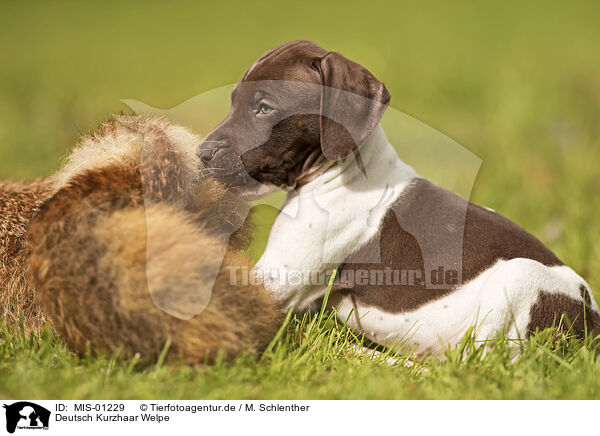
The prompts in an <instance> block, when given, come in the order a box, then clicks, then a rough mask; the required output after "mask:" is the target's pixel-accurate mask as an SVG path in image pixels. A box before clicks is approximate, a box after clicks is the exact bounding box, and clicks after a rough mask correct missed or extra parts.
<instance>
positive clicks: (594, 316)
mask: <svg viewBox="0 0 600 436" xmlns="http://www.w3.org/2000/svg"><path fill="white" fill-rule="evenodd" d="M586 300H587V301H585V304H584V302H582V301H577V300H575V299H573V298H570V297H568V296H566V295H563V294H557V293H550V292H546V291H541V292H540V294H539V297H538V299H537V301H536V302H535V304H534V305H533V306H532V307H531V310H530V311H529V316H530V320H529V324H528V325H527V330H528V332H529V333H530V334H531V333H535V332H536V330H543V329H545V328H548V327H559V328H560V329H561V330H562V331H566V330H568V328H569V327H571V328H572V329H573V332H574V333H575V334H576V335H577V336H578V337H581V338H582V337H584V336H585V332H586V331H587V332H588V334H591V335H595V334H599V333H600V315H598V313H597V312H595V311H594V310H593V309H592V306H591V300H590V298H589V296H588V298H587V299H586Z"/></svg>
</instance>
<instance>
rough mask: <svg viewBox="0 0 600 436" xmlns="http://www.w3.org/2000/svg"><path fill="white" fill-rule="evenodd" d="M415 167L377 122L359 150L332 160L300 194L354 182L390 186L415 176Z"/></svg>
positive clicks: (301, 188) (300, 188) (370, 185)
mask: <svg viewBox="0 0 600 436" xmlns="http://www.w3.org/2000/svg"><path fill="white" fill-rule="evenodd" d="M415 177H417V173H416V171H415V170H414V169H413V168H412V167H411V166H409V165H407V164H406V163H404V162H403V161H402V160H401V159H400V158H399V157H398V154H397V152H396V150H395V149H394V147H393V146H392V145H391V144H390V143H389V141H388V139H387V136H386V135H385V132H384V131H383V128H382V127H381V125H379V124H378V125H377V127H375V129H374V130H373V132H372V133H371V134H370V135H369V136H368V137H367V139H366V140H365V142H363V143H362V144H361V145H360V146H359V147H358V150H357V151H356V152H355V153H353V154H350V155H349V156H348V157H347V158H346V159H344V160H340V161H337V162H334V163H332V164H331V165H330V166H329V167H328V168H327V169H326V170H325V171H323V172H322V173H321V174H319V175H318V176H316V177H314V178H313V179H312V180H310V181H308V182H307V183H305V184H304V185H302V186H300V187H299V188H298V189H297V193H298V194H304V193H308V192H311V191H315V190H317V189H318V190H320V191H321V190H323V189H326V190H329V189H335V188H338V187H341V186H344V187H348V186H352V185H356V186H357V187H358V186H361V185H362V186H363V189H364V188H365V187H366V186H369V187H371V188H374V187H378V188H385V186H386V185H388V186H389V187H390V188H391V187H393V186H397V185H399V184H400V185H404V183H406V182H408V181H410V180H413V179H414V178H415Z"/></svg>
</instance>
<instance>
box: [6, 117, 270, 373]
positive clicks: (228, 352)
mask: <svg viewBox="0 0 600 436" xmlns="http://www.w3.org/2000/svg"><path fill="white" fill-rule="evenodd" d="M198 143H199V139H198V138H197V137H196V136H194V135H192V134H191V133H189V132H188V131H187V130H185V129H183V128H181V127H178V126H174V125H172V124H170V123H168V122H166V121H165V120H152V119H145V118H139V117H118V118H116V119H115V120H113V121H111V122H108V123H105V124H104V125H103V126H101V128H100V129H99V132H98V133H96V134H95V135H92V136H90V137H87V138H84V140H83V141H82V143H81V144H80V145H79V146H78V147H77V148H76V149H75V150H74V151H73V153H72V154H71V156H70V157H69V158H68V160H67V163H66V165H65V166H64V168H63V169H62V171H60V172H59V173H58V174H57V175H56V176H55V177H54V178H53V179H52V181H51V188H50V192H51V193H52V195H51V197H50V198H49V199H47V200H46V201H45V202H44V203H43V204H42V205H41V206H40V205H39V202H42V201H43V200H44V199H45V196H44V195H40V197H39V202H38V203H36V206H35V208H32V212H31V214H30V216H31V215H34V214H35V217H34V218H33V220H32V221H31V224H30V227H29V231H28V244H26V246H27V250H28V252H29V262H30V268H31V273H32V274H31V276H32V280H33V282H34V284H35V301H36V302H37V303H38V304H39V306H41V307H42V308H43V311H41V312H40V313H35V314H34V315H36V316H37V317H38V318H39V320H38V323H37V324H40V323H41V322H42V321H43V319H44V316H48V318H49V319H50V321H51V322H52V324H53V325H54V327H55V328H56V329H57V330H58V332H59V333H60V334H61V335H62V336H63V338H64V340H65V341H66V342H67V343H68V344H70V345H71V346H73V347H74V348H75V349H77V350H79V351H84V350H85V349H86V348H87V347H88V346H91V349H92V350H93V351H95V352H97V351H105V352H108V353H114V352H116V351H117V350H121V351H122V352H123V353H124V354H125V355H126V356H131V355H134V354H136V353H139V354H140V355H141V356H142V357H147V358H152V357H156V356H157V355H158V354H159V353H160V352H161V350H163V348H164V346H165V343H167V342H170V348H169V353H168V355H167V356H168V357H169V358H172V359H179V360H181V361H183V362H184V363H201V362H211V361H213V360H214V358H215V357H216V356H217V355H218V353H219V352H223V353H224V354H225V356H226V357H227V358H232V357H234V356H236V355H238V354H240V353H242V352H245V351H251V352H254V353H255V354H256V353H258V352H260V351H262V350H263V349H264V348H265V347H266V345H267V344H268V343H269V341H270V340H271V338H272V337H273V336H274V334H275V332H276V331H277V329H278V328H279V326H280V323H281V310H280V308H279V307H278V306H277V305H276V304H275V303H274V302H273V300H272V299H271V298H270V297H269V295H268V294H267V293H266V291H265V290H264V289H263V288H262V287H260V286H251V285H241V284H240V283H242V280H241V277H239V273H240V272H241V271H245V270H244V269H242V268H244V267H247V266H248V261H247V259H245V258H244V257H243V256H242V255H240V254H237V252H238V251H239V248H241V247H242V246H243V244H244V241H245V234H244V232H243V231H235V230H236V229H237V228H238V227H239V226H240V225H241V221H242V217H243V216H244V215H245V212H246V211H247V209H246V208H247V206H246V205H245V204H244V203H240V202H239V201H238V200H237V199H235V198H234V197H233V196H231V195H230V194H228V193H227V192H226V191H225V190H224V189H223V188H222V186H221V185H220V184H219V183H218V182H216V181H215V180H213V179H212V178H207V177H199V165H198V161H197V157H196V147H197V145H198ZM36 208H39V212H37V213H36V210H35V209H36ZM27 219H28V218H27V217H24V221H27ZM26 227H27V226H26V224H25V225H24V231H26ZM234 231H235V232H234ZM232 233H233V235H232V237H231V238H229V235H230V234H232ZM228 240H229V244H228ZM231 266H234V267H235V269H234V271H237V272H238V277H237V279H238V280H237V284H235V285H232V284H231V277H230V276H231V274H232V273H231V271H232V270H231V269H230V268H228V267H231ZM213 284H214V286H213ZM25 287H26V286H25ZM8 297H10V296H8ZM30 297H31V294H29V298H30ZM30 299H31V298H30ZM31 306H32V307H33V308H36V305H35V304H34V303H31ZM32 310H34V309H32ZM21 313H23V314H24V315H27V316H29V314H26V313H25V310H24V309H22V310H21Z"/></svg>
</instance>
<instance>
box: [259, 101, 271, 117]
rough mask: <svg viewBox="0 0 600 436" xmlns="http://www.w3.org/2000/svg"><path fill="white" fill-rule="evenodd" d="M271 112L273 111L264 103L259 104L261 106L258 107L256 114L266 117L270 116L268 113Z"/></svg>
mask: <svg viewBox="0 0 600 436" xmlns="http://www.w3.org/2000/svg"><path fill="white" fill-rule="evenodd" d="M273 111H274V109H273V108H272V107H271V106H269V105H268V104H266V103H261V104H260V105H259V106H258V111H257V112H258V113H259V114H262V115H268V114H270V113H271V112H273Z"/></svg>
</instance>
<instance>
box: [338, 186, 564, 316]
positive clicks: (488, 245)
mask: <svg viewBox="0 0 600 436" xmlns="http://www.w3.org/2000/svg"><path fill="white" fill-rule="evenodd" d="M377 250H379V252H378V251H377ZM518 257H523V258H529V259H533V260H537V261H538V262H540V263H542V264H544V265H548V266H554V265H562V263H561V261H560V260H559V259H558V258H557V257H556V256H555V255H554V254H553V253H552V252H551V251H550V250H549V249H548V248H547V247H546V246H545V245H544V244H543V243H542V242H541V241H539V240H538V239H537V238H536V237H534V236H533V235H531V234H529V233H527V232H526V231H525V230H524V229H522V228H521V227H519V226H518V225H517V224H515V223H513V222H512V221H510V220H508V219H507V218H504V217H503V216H501V215H499V214H497V213H494V212H491V211H489V210H486V209H484V208H482V207H480V206H477V205H475V204H472V203H470V202H467V201H466V200H464V199H462V198H461V197H459V196H458V195H456V194H454V193H453V192H451V191H448V190H446V189H443V188H441V187H439V186H436V185H434V184H433V183H431V182H429V181H428V180H425V179H418V180H417V181H415V183H414V184H413V185H412V186H411V187H410V188H408V189H407V191H406V192H405V193H404V194H403V195H402V197H401V198H400V199H399V200H398V201H397V203H396V204H395V205H393V206H392V208H391V209H390V210H389V211H388V212H387V214H386V215H385V217H384V219H383V222H382V225H381V229H380V231H379V232H378V233H377V235H375V237H374V238H373V240H372V241H370V242H369V243H367V244H366V245H365V246H363V247H362V248H361V249H360V250H358V251H357V252H356V253H354V254H353V255H351V256H350V257H349V258H348V259H347V261H346V262H345V264H344V265H343V267H342V268H341V269H340V270H354V271H357V270H373V269H377V270H383V269H384V268H386V267H387V268H391V269H392V270H418V271H423V274H422V281H419V282H416V281H415V283H414V284H407V285H391V286H378V285H367V286H358V285H354V287H350V288H348V287H344V286H343V285H342V284H340V283H337V284H336V286H335V287H334V289H335V290H338V291H341V292H343V293H350V294H352V295H355V296H356V298H357V299H358V301H359V302H360V303H361V304H364V305H367V306H375V307H378V308H380V309H382V310H385V311H387V312H391V313H399V312H409V311H412V310H415V309H417V308H418V307H420V306H422V305H423V304H426V303H428V302H430V301H433V300H435V299H438V298H440V297H442V296H444V295H447V294H448V293H450V292H452V291H453V290H454V289H457V288H458V287H459V286H461V285H462V284H463V283H466V282H468V281H470V280H472V279H473V278H475V277H477V276H478V275H479V274H480V273H481V272H483V271H484V270H486V269H487V268H489V267H490V266H492V265H493V264H495V263H496V262H497V261H498V260H500V259H505V260H509V259H514V258H518ZM363 259H380V262H379V263H368V262H364V261H362V260H363ZM461 262H462V263H461ZM439 266H443V267H444V270H445V271H447V270H449V269H452V270H456V271H457V278H458V280H457V283H455V284H450V283H445V284H442V285H441V286H436V287H433V286H430V285H431V283H430V282H431V271H432V270H434V269H436V268H438V267H439Z"/></svg>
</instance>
